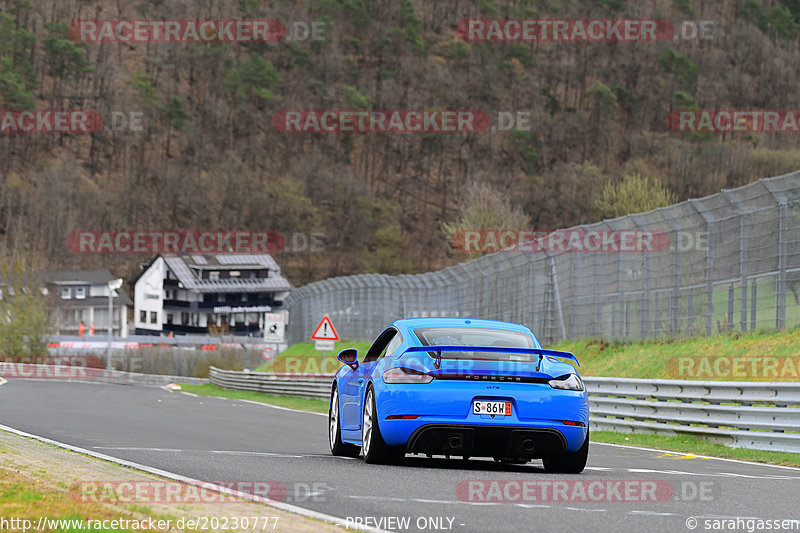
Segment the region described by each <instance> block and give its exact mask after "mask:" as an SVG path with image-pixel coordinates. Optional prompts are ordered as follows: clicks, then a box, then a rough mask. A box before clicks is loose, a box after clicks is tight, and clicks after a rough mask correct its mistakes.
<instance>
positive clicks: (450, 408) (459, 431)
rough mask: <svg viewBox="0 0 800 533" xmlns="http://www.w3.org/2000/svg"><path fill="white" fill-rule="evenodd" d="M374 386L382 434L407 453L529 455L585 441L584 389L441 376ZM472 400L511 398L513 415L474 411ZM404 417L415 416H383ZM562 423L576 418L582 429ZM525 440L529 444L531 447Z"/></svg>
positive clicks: (570, 448)
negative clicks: (421, 381) (426, 380)
mask: <svg viewBox="0 0 800 533" xmlns="http://www.w3.org/2000/svg"><path fill="white" fill-rule="evenodd" d="M374 386H375V392H376V398H377V400H378V401H377V406H376V407H377V411H378V420H379V423H380V431H381V436H382V437H383V439H384V441H385V442H386V444H388V445H390V446H403V445H404V446H406V449H407V451H408V452H409V453H413V452H417V453H434V454H443V453H449V454H450V455H469V456H471V457H499V456H502V457H531V458H532V457H544V456H547V455H549V454H555V453H563V452H564V451H565V450H566V451H571V452H574V451H577V450H578V449H580V447H581V446H582V445H583V443H584V441H585V440H586V434H587V431H588V430H587V428H588V424H589V407H588V397H587V394H586V391H566V390H558V389H552V388H551V387H550V386H549V385H546V384H535V383H533V384H532V383H500V382H498V383H493V384H487V383H470V382H459V381H444V380H441V381H440V380H434V381H433V382H431V383H429V384H423V385H420V384H410V385H403V384H391V385H389V384H386V383H382V382H375V383H374ZM476 399H478V400H499V401H510V402H511V403H512V406H513V409H512V415H511V416H504V417H490V416H487V415H475V414H473V413H472V402H473V401H474V400H476ZM408 415H411V416H415V417H416V418H412V419H388V417H395V416H408ZM564 421H569V422H580V423H583V427H581V426H576V425H567V424H565V423H564ZM451 437H455V438H456V440H458V439H459V438H460V440H461V443H462V444H461V447H460V448H458V451H456V450H454V449H453V447H452V446H450V438H451ZM526 440H527V441H532V442H533V449H532V450H531V449H530V447H531V442H525V441H526ZM454 442H455V441H454ZM523 444H524V446H525V447H526V448H522V446H523ZM443 450H448V451H443ZM464 451H467V452H469V453H462V452H464ZM511 452H514V453H511ZM523 452H524V453H523Z"/></svg>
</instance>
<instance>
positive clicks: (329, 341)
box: [311, 315, 339, 366]
mask: <svg viewBox="0 0 800 533" xmlns="http://www.w3.org/2000/svg"><path fill="white" fill-rule="evenodd" d="M311 340H313V341H314V349H316V350H317V351H319V352H323V354H322V357H323V362H324V358H325V353H324V352H332V351H333V350H334V349H335V345H334V342H335V341H338V340H339V334H338V333H336V328H334V327H333V322H331V317H329V316H328V315H325V316H324V317H322V320H320V322H319V326H317V329H315V330H314V333H312V334H311ZM323 366H325V365H324V364H323Z"/></svg>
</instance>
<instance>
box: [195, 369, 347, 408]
mask: <svg viewBox="0 0 800 533" xmlns="http://www.w3.org/2000/svg"><path fill="white" fill-rule="evenodd" d="M208 379H209V381H211V383H213V384H214V385H217V386H219V387H222V388H223V389H234V390H249V391H256V392H263V393H266V394H278V395H282V396H298V397H300V398H316V399H324V400H327V399H328V398H329V397H330V395H331V380H332V379H333V376H332V375H331V376H325V375H320V376H317V377H307V376H303V377H297V376H296V375H294V376H293V375H292V374H267V373H265V372H239V371H236V370H221V369H219V368H216V367H213V366H212V367H211V368H210V369H209V371H208Z"/></svg>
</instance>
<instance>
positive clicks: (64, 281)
mask: <svg viewBox="0 0 800 533" xmlns="http://www.w3.org/2000/svg"><path fill="white" fill-rule="evenodd" d="M112 279H115V278H114V276H113V275H112V274H111V272H110V271H109V270H108V269H107V268H103V269H100V270H53V271H50V272H44V273H42V281H43V282H44V283H49V284H52V285H85V284H87V283H88V284H89V285H105V284H107V283H108V282H109V281H111V280H112ZM117 294H118V295H119V299H120V301H122V303H123V304H125V305H132V304H133V300H131V298H130V297H129V296H128V293H127V292H125V289H123V288H119V289H117ZM65 301H69V302H70V304H71V305H75V306H94V307H96V306H98V305H100V304H102V303H103V302H107V301H108V298H107V297H105V296H94V297H89V298H82V299H80V300H78V299H70V300H65ZM62 303H63V302H62Z"/></svg>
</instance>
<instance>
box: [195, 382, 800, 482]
mask: <svg viewBox="0 0 800 533" xmlns="http://www.w3.org/2000/svg"><path fill="white" fill-rule="evenodd" d="M181 388H182V390H185V391H186V392H191V393H193V394H198V395H201V396H222V397H224V398H233V399H237V400H253V401H256V402H260V403H266V404H271V405H278V406H281V407H291V408H293V409H303V410H306V411H313V412H315V413H327V412H328V402H327V401H325V400H306V399H303V398H294V397H291V396H270V395H267V394H262V393H260V392H250V391H232V390H226V389H223V388H220V387H217V386H216V385H211V384H208V385H181ZM591 438H592V441H593V442H608V443H611V444H627V445H629V446H642V447H644V448H657V449H660V450H669V451H674V452H683V453H686V454H694V455H709V456H712V457H723V458H726V459H739V460H742V461H753V462H756V463H767V464H776V465H784V466H796V467H800V453H785V452H771V451H760V450H748V449H745V448H729V447H728V446H725V445H724V444H718V443H715V442H711V441H707V440H705V439H702V438H699V437H693V436H690V435H681V436H675V437H673V436H669V435H650V434H638V433H613V432H611V431H593V432H592V433H591Z"/></svg>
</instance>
